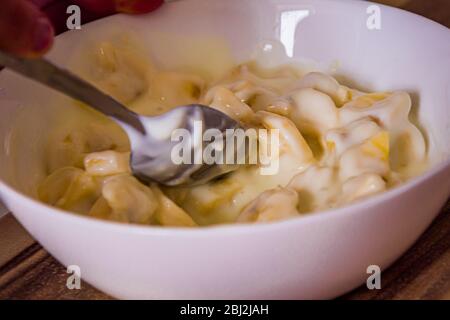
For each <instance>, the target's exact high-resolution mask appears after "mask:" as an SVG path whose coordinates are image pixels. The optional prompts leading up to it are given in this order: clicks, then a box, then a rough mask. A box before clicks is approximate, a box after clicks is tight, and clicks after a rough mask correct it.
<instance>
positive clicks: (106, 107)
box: [0, 51, 245, 186]
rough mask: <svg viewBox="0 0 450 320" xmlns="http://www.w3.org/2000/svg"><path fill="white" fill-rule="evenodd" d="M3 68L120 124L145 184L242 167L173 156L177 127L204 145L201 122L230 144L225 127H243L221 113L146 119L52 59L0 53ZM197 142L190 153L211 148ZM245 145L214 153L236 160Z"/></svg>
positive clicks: (173, 113) (186, 111)
mask: <svg viewBox="0 0 450 320" xmlns="http://www.w3.org/2000/svg"><path fill="white" fill-rule="evenodd" d="M0 65H3V66H5V67H7V68H8V69H10V70H13V71H15V72H16V73H19V74H21V75H23V76H25V77H27V78H30V79H32V80H35V81H38V82H40V83H42V84H44V85H46V86H48V87H50V88H52V89H55V90H57V91H59V92H61V93H63V94H65V95H67V96H70V97H72V98H74V99H76V100H79V101H81V102H83V103H85V104H87V105H89V106H91V107H92V108H94V109H96V110H98V111H100V112H101V113H103V114H105V115H107V116H109V117H110V118H111V119H112V120H114V121H115V122H117V123H118V124H119V125H120V126H121V127H122V128H123V129H124V131H125V132H126V133H127V135H128V137H129V140H130V144H131V160H130V166H131V169H132V171H133V174H134V175H135V176H137V177H138V178H140V179H141V180H145V181H156V182H158V183H161V184H164V185H169V186H175V185H182V184H183V185H187V184H198V183H204V182H206V181H209V180H211V179H213V178H216V177H218V176H221V175H223V174H225V173H228V172H230V171H233V170H234V169H236V168H237V165H233V164H230V165H226V164H206V163H205V162H204V161H201V163H198V162H197V163H194V161H191V163H182V164H176V163H175V162H174V161H173V159H172V157H171V155H172V154H171V153H172V150H173V148H174V146H175V145H177V144H179V143H180V142H179V141H172V139H171V133H172V132H173V130H175V129H186V130H188V132H189V133H190V135H191V136H192V137H194V138H193V139H192V140H193V141H200V140H198V138H199V137H198V135H199V132H198V130H197V131H196V130H194V127H195V126H194V124H195V123H196V121H200V122H201V124H202V132H201V134H203V132H205V131H206V130H208V129H211V128H215V129H219V130H220V132H221V133H222V134H223V139H224V141H225V140H226V135H227V134H228V132H230V131H227V130H226V129H238V128H241V125H240V124H239V123H238V122H237V121H235V120H233V119H231V118H230V117H228V116H227V115H225V114H224V113H222V112H220V111H218V110H215V109H213V108H210V107H208V106H204V105H200V104H192V105H186V106H178V107H176V108H174V109H172V110H170V111H168V112H166V113H164V114H162V115H158V116H154V117H148V116H142V115H139V114H137V113H135V112H133V111H131V110H129V109H127V108H126V107H125V106H123V105H122V104H121V103H120V102H118V101H117V100H115V99H114V98H112V97H111V96H109V95H107V94H105V93H103V92H101V91H100V90H99V89H97V88H95V87H94V86H93V85H91V84H89V83H88V82H86V81H84V80H83V79H81V78H79V77H77V76H76V75H74V74H73V73H71V72H69V71H68V70H65V69H63V68H60V67H58V66H56V65H54V64H53V63H51V62H50V61H48V60H45V59H24V58H19V57H16V56H13V55H11V54H9V53H5V52H3V51H0ZM197 123H198V122H197ZM193 141H191V143H190V144H189V146H187V148H190V152H191V154H194V153H195V150H196V148H197V149H203V150H204V147H205V146H206V145H207V143H205V142H204V141H203V139H201V145H199V144H198V143H192V142H193ZM241 147H245V146H237V147H236V148H235V150H226V148H224V149H223V150H219V149H218V150H215V151H216V152H219V153H223V154H225V153H227V152H228V153H230V152H232V153H233V156H234V154H237V153H238V151H237V150H238V149H239V148H241ZM226 156H229V154H227V155H226Z"/></svg>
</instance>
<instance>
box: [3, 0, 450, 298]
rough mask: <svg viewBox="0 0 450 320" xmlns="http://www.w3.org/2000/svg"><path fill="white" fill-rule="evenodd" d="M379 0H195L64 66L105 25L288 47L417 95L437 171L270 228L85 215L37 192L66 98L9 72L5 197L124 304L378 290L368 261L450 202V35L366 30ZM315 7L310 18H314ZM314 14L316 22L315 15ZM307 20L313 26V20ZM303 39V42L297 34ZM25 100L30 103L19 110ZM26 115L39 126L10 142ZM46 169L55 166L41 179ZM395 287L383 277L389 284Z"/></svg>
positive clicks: (389, 22) (387, 26)
mask: <svg viewBox="0 0 450 320" xmlns="http://www.w3.org/2000/svg"><path fill="white" fill-rule="evenodd" d="M369 5H370V3H368V2H363V1H320V0H314V1H303V0H280V1H271V0H226V1H218V0H188V1H181V2H175V3H169V4H167V5H165V6H163V7H162V8H161V9H160V10H158V11H157V12H155V13H151V14H149V15H147V16H140V17H131V16H122V15H118V16H113V17H110V18H107V19H103V20H101V21H97V22H95V23H91V24H89V25H86V26H84V27H83V29H82V30H81V31H73V32H68V33H66V34H63V35H62V36H60V37H58V41H57V44H56V47H55V48H54V50H53V52H52V54H51V56H52V58H53V59H55V60H56V61H59V62H60V63H64V62H65V61H67V60H68V59H69V58H70V57H71V56H72V55H73V52H74V50H76V48H77V46H78V45H79V43H80V42H81V40H82V38H83V39H84V38H86V37H88V36H92V35H93V34H95V31H96V30H101V29H102V30H106V29H108V28H110V27H111V26H114V27H115V28H116V29H117V28H121V29H123V30H134V31H133V32H136V33H138V34H139V35H140V37H141V39H142V41H143V42H144V43H145V44H149V45H151V46H152V47H153V48H154V49H155V50H156V51H158V43H157V42H155V41H153V42H151V40H152V37H153V36H152V33H151V31H152V30H158V32H159V31H163V32H167V33H175V34H178V35H185V34H186V35H192V34H207V35H213V36H218V37H221V38H223V39H224V40H225V41H226V42H228V43H229V44H230V46H231V48H232V51H233V53H234V54H235V55H236V58H237V59H244V58H248V57H249V55H250V53H251V50H252V49H253V48H254V46H255V45H257V44H258V43H260V42H261V41H264V40H267V39H274V38H275V39H281V40H282V41H283V42H284V44H286V45H287V47H288V48H287V52H288V53H292V54H293V56H294V58H299V57H304V58H307V59H313V60H316V61H321V63H322V65H333V63H334V61H339V65H340V67H339V74H341V75H343V76H344V77H341V78H346V79H351V80H352V81H353V82H354V83H359V84H362V86H363V87H366V88H369V89H372V90H394V89H404V90H407V91H409V92H411V93H413V97H414V98H415V99H414V102H415V103H416V104H417V105H418V108H417V110H416V113H415V115H416V116H417V118H418V119H419V122H420V123H421V124H422V125H423V126H424V127H426V128H427V132H428V135H427V139H428V146H429V153H430V157H432V159H433V160H434V162H435V163H434V164H433V166H432V168H431V169H430V170H428V171H427V173H425V174H424V175H422V176H420V177H417V178H414V179H412V180H411V181H409V182H408V183H406V184H404V185H402V186H400V187H398V188H395V189H393V190H391V191H389V192H386V193H383V194H381V195H377V196H374V197H372V198H370V199H367V200H365V201H362V202H358V203H355V204H353V205H350V206H347V207H343V208H339V209H336V210H329V211H327V212H321V213H317V214H312V215H308V216H305V217H304V218H299V219H295V220H289V221H282V222H277V223H272V224H265V225H239V226H235V225H230V226H218V227H210V228H201V229H194V230H192V229H173V228H159V227H145V226H134V225H125V224H118V223H112V222H105V221H100V220H95V219H91V218H85V217H82V216H78V215H75V214H71V213H69V212H64V211H62V210H58V209H56V208H52V207H49V206H46V205H44V204H42V203H39V202H37V201H36V200H33V199H32V198H31V197H28V196H26V195H24V194H30V193H31V192H32V191H31V190H32V187H31V186H32V184H33V183H34V182H35V180H36V179H38V178H39V170H41V166H42V163H41V162H39V161H38V160H33V159H38V158H39V156H41V155H42V139H41V138H40V137H41V136H44V135H45V134H44V133H45V130H46V128H48V127H49V126H50V125H49V123H50V122H51V121H52V120H53V119H52V118H51V117H49V116H44V114H45V112H43V110H44V109H45V108H46V106H47V105H48V104H49V101H51V100H53V98H55V99H56V98H61V97H59V96H58V95H57V94H54V93H51V94H50V93H49V91H48V90H43V89H42V87H40V86H39V85H35V84H32V83H30V82H29V81H26V80H23V79H21V78H20V77H18V76H15V75H13V74H11V73H9V72H5V71H3V72H2V73H1V75H0V87H1V88H3V90H2V91H0V94H1V97H0V113H1V116H0V137H1V141H4V143H3V145H2V152H1V154H0V175H1V177H2V180H3V181H2V182H1V183H0V193H1V197H2V199H3V201H4V202H5V203H6V204H7V205H8V207H9V208H10V209H11V211H12V212H13V213H14V215H15V216H16V217H17V219H18V220H19V221H20V222H21V223H22V224H23V225H24V226H25V228H26V229H27V230H28V231H29V232H30V233H31V234H32V235H33V236H34V237H35V238H36V239H37V240H38V241H39V242H40V243H41V244H42V245H43V246H44V247H45V248H46V250H48V251H49V252H50V253H51V254H52V255H54V256H55V257H56V258H57V259H58V260H59V261H60V262H61V263H63V264H64V265H66V266H67V265H78V266H80V268H81V275H82V279H83V280H85V281H87V282H89V283H90V284H92V285H94V286H95V287H97V288H98V289H100V290H103V291H104V292H106V293H108V294H110V295H112V296H114V297H118V298H177V299H178V298H180V299H197V298H209V299H214V298H233V299H241V298H256V299H259V298H309V299H310V298H332V297H336V296H338V295H340V294H343V293H345V292H347V291H349V290H351V289H353V288H355V287H356V286H358V285H360V284H362V283H363V282H365V280H366V278H367V277H368V274H367V273H366V269H367V267H368V266H369V265H379V266H380V267H381V268H382V269H383V268H386V267H387V266H389V265H390V264H391V263H392V262H393V261H394V260H395V259H397V258H398V257H399V256H400V255H401V254H402V253H403V252H405V250H407V249H408V248H409V247H410V246H411V245H412V244H413V242H414V241H415V240H416V239H417V238H418V237H419V235H420V234H421V233H422V232H423V231H424V230H425V229H426V228H427V226H428V225H429V224H430V223H431V221H432V220H433V218H434V217H435V216H436V215H437V213H438V212H439V209H440V208H441V206H442V204H443V203H444V201H445V200H446V199H447V197H448V195H449V193H450V161H449V153H450V149H449V146H448V141H449V138H450V108H449V105H450V72H449V69H450V41H449V40H450V32H449V30H448V29H447V28H445V27H442V26H440V25H438V24H436V23H434V22H432V21H429V20H427V19H424V18H422V17H420V16H416V15H413V14H410V13H406V12H404V11H401V10H397V9H392V8H389V7H385V6H379V7H380V8H381V23H382V24H381V30H369V29H368V28H367V27H366V21H367V18H368V16H369V15H368V14H367V12H366V9H367V7H368V6H369ZM305 10H307V11H305ZM302 12H303V13H302ZM305 12H308V16H307V17H306V18H304V19H301V17H302V16H306V14H305ZM294 31H295V33H294ZM18 104H21V105H24V107H23V108H26V113H25V115H24V114H23V112H17V110H21V109H23V108H18ZM17 117H25V118H26V117H28V118H32V119H33V121H31V122H29V124H28V125H27V126H24V127H23V128H21V130H20V132H19V134H16V137H15V139H16V140H17V141H18V142H19V145H18V146H13V145H11V144H10V143H9V141H10V140H9V139H8V137H10V135H11V133H10V129H11V126H12V123H13V120H14V119H15V118H17ZM41 171H42V170H41ZM382 283H383V282H382Z"/></svg>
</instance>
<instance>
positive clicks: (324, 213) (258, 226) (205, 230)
mask: <svg viewBox="0 0 450 320" xmlns="http://www.w3.org/2000/svg"><path fill="white" fill-rule="evenodd" d="M206 1H211V0H184V1H183V2H206ZM215 1H219V0H215ZM234 1H236V2H237V1H238V0H234ZM239 1H240V0H239ZM290 1H292V0H287V2H290ZM315 1H316V2H321V3H332V4H333V5H335V6H336V5H338V6H340V5H344V6H356V5H357V6H369V5H371V4H373V5H377V6H380V7H383V8H385V9H386V10H394V11H397V13H399V14H402V15H409V16H410V17H411V18H413V19H418V20H421V21H422V22H421V23H428V24H430V23H431V24H433V25H434V26H435V27H437V28H444V29H445V31H447V32H449V31H450V29H449V28H447V27H445V26H443V25H441V24H439V23H437V22H435V21H432V20H430V19H428V18H425V17H423V16H420V15H418V14H415V13H412V12H408V11H405V10H402V9H399V8H395V7H390V6H387V5H383V4H378V3H374V2H370V1H360V0H346V1H338V2H336V1H331V0H315ZM307 2H310V0H309V1H307ZM177 3H180V2H178V1H175V2H169V3H166V4H165V6H167V5H176V4H177ZM297 3H298V2H297ZM117 16H124V15H123V14H116V15H112V16H109V17H106V18H103V19H99V20H96V21H92V22H89V23H88V24H95V23H96V22H97V21H103V20H111V19H115V17H117ZM86 25H87V24H86ZM64 34H66V32H64V33H62V34H61V36H64ZM0 74H1V73H0ZM447 170H448V171H450V157H447V158H446V159H444V160H442V161H440V162H439V163H437V164H433V165H432V166H431V167H429V168H427V169H426V171H425V172H423V173H422V174H420V175H418V176H416V177H413V178H411V179H409V180H408V181H406V182H404V183H402V184H401V185H399V186H396V187H394V188H392V189H389V190H387V191H385V192H382V193H379V194H376V195H373V196H370V197H368V198H365V199H361V200H360V201H355V202H353V203H350V204H347V205H344V206H342V207H337V208H330V209H327V210H321V211H316V212H311V213H307V214H304V215H301V216H299V217H296V218H292V219H286V220H280V221H273V222H269V223H229V224H219V225H210V226H199V227H173V226H169V227H163V226H155V225H139V224H132V223H123V222H115V221H110V220H102V219H98V218H94V217H89V216H85V215H80V214H77V213H74V212H71V211H67V210H62V209H60V208H57V207H53V206H50V205H48V204H46V203H43V202H40V201H38V200H36V199H35V198H32V197H30V196H27V195H25V194H23V193H22V192H20V191H18V190H16V189H15V188H14V187H12V186H10V185H8V184H7V183H6V182H4V181H2V180H1V179H0V191H1V193H2V194H3V197H4V198H9V199H13V200H14V201H18V202H21V203H23V204H24V206H26V207H35V209H36V210H35V211H37V212H34V213H33V214H40V215H43V214H45V215H58V216H57V217H58V218H60V219H67V220H68V222H70V223H72V224H74V225H82V224H85V223H91V227H93V228H94V227H95V228H99V229H110V230H111V231H115V232H125V233H135V234H153V235H164V236H182V235H184V236H189V237H192V236H198V237H205V236H207V237H210V236H211V235H227V234H241V233H245V234H250V233H255V232H267V231H270V230H276V229H279V228H287V227H290V228H295V227H297V226H298V225H300V224H308V223H315V222H320V221H322V220H323V219H327V220H328V219H331V218H337V217H340V216H344V215H352V214H364V213H363V212H361V211H364V210H365V209H368V208H369V207H373V206H375V205H377V204H378V203H382V202H385V201H389V200H390V199H393V198H395V197H397V196H399V195H400V194H402V193H405V192H408V191H409V190H411V189H413V188H416V187H417V186H419V185H421V184H423V183H425V181H428V180H429V179H431V178H433V177H435V176H437V175H440V174H441V173H444V172H445V171H447ZM4 202H5V201H4ZM8 210H9V209H8ZM10 212H11V211H10ZM11 213H12V214H13V215H14V213H13V212H11Z"/></svg>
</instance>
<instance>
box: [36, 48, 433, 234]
mask: <svg viewBox="0 0 450 320" xmlns="http://www.w3.org/2000/svg"><path fill="white" fill-rule="evenodd" d="M86 61H87V63H86V66H85V68H84V71H82V73H83V74H82V75H83V76H84V77H85V78H86V79H88V80H89V81H91V82H92V83H94V84H95V85H97V86H98V87H99V88H100V89H102V90H104V91H106V92H108V93H109V94H111V95H112V96H114V97H115V98H117V99H118V100H119V101H121V102H122V103H124V104H125V105H127V106H128V107H129V108H130V109H132V110H134V111H136V112H138V113H141V114H146V115H155V114H160V113H163V112H165V111H167V110H169V109H170V108H172V107H175V106H177V105H184V104H190V103H201V104H205V105H208V106H210V107H211V108H215V109H218V110H220V111H222V112H224V113H226V114H227V115H229V116H230V117H232V118H234V119H236V120H239V121H241V122H242V123H245V124H246V126H250V127H254V128H265V129H279V139H280V154H279V170H278V172H277V173H276V174H274V175H261V174H260V170H259V169H260V167H259V166H260V165H258V164H256V165H245V166H241V167H240V168H239V169H238V170H237V171H235V172H232V173H230V174H228V175H226V176H224V177H222V178H219V179H217V180H215V181H211V182H209V183H206V184H203V185H199V186H194V187H171V188H168V187H163V186H160V185H157V184H150V185H146V184H143V183H142V182H140V181H139V180H137V179H136V178H135V177H133V175H132V174H131V171H130V167H129V157H130V150H129V145H128V140H127V137H126V135H125V133H124V132H122V131H121V129H120V128H119V127H118V126H117V125H115V124H112V123H111V122H112V121H110V120H109V119H106V118H105V117H103V116H100V115H98V116H97V118H98V119H97V118H96V120H95V121H87V122H86V121H83V119H77V120H76V121H78V122H79V126H78V127H77V128H76V129H75V130H70V131H67V130H63V129H60V130H56V129H55V133H54V134H53V135H52V137H51V139H50V141H49V144H48V157H47V172H48V176H47V178H46V179H45V180H44V181H43V182H42V183H41V184H40V186H39V188H38V196H39V198H40V199H41V200H42V201H44V202H46V203H48V204H50V205H53V206H56V207H59V208H62V209H65V210H69V211H74V212H76V213H79V214H82V215H87V216H91V217H97V218H101V219H107V220H114V221H120V222H126V223H138V224H147V225H161V226H186V227H191V226H206V225H214V224H223V223H254V222H270V221H275V220H282V219H289V218H294V217H300V216H302V215H304V214H308V213H312V212H316V211H321V210H325V209H329V208H334V207H339V206H342V205H345V204H348V203H351V202H353V201H356V200H359V199H363V198H366V197H368V196H371V195H374V194H377V193H380V192H383V191H385V190H387V189H389V188H392V187H394V186H396V185H398V184H400V183H402V182H404V181H405V180H407V179H409V178H411V177H412V176H415V175H417V174H419V173H420V172H421V170H422V169H423V168H424V164H425V163H426V157H427V154H426V144H425V140H424V137H423V135H422V134H421V132H420V131H419V130H418V128H417V127H416V126H414V125H413V124H412V123H411V122H410V120H409V113H410V110H411V99H410V96H409V95H408V93H406V92H402V91H396V92H374V93H366V92H361V91H358V90H355V89H352V88H348V87H346V86H343V85H341V84H339V83H338V82H337V81H336V80H335V79H334V78H333V77H331V76H329V75H327V74H324V73H319V72H310V73H307V74H303V73H301V72H300V71H299V70H297V69H295V68H293V67H291V66H280V67H278V68H276V69H270V70H268V69H264V68H261V67H260V66H258V64H256V63H253V62H249V63H244V64H240V65H237V66H235V67H234V68H232V70H230V71H229V72H228V73H226V74H225V76H223V77H221V78H220V79H215V80H210V79H209V80H208V79H206V77H202V76H201V75H199V74H195V73H192V74H190V73H182V72H174V71H166V70H159V69H158V68H156V67H155V66H154V65H153V64H152V63H151V62H150V61H149V59H148V57H146V56H145V55H142V54H139V53H137V52H136V50H133V49H132V48H131V47H127V46H121V47H118V46H116V45H115V44H114V43H112V42H102V43H100V44H98V45H97V46H96V47H95V48H94V49H92V50H91V51H89V53H87V54H86ZM205 63H207V61H205ZM260 143H261V141H260Z"/></svg>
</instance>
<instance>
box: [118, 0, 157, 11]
mask: <svg viewBox="0 0 450 320" xmlns="http://www.w3.org/2000/svg"><path fill="white" fill-rule="evenodd" d="M163 2H164V0H115V3H116V10H117V11H118V12H123V13H146V12H150V11H153V10H155V9H156V8H158V7H159V6H160V5H162V4H163Z"/></svg>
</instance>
